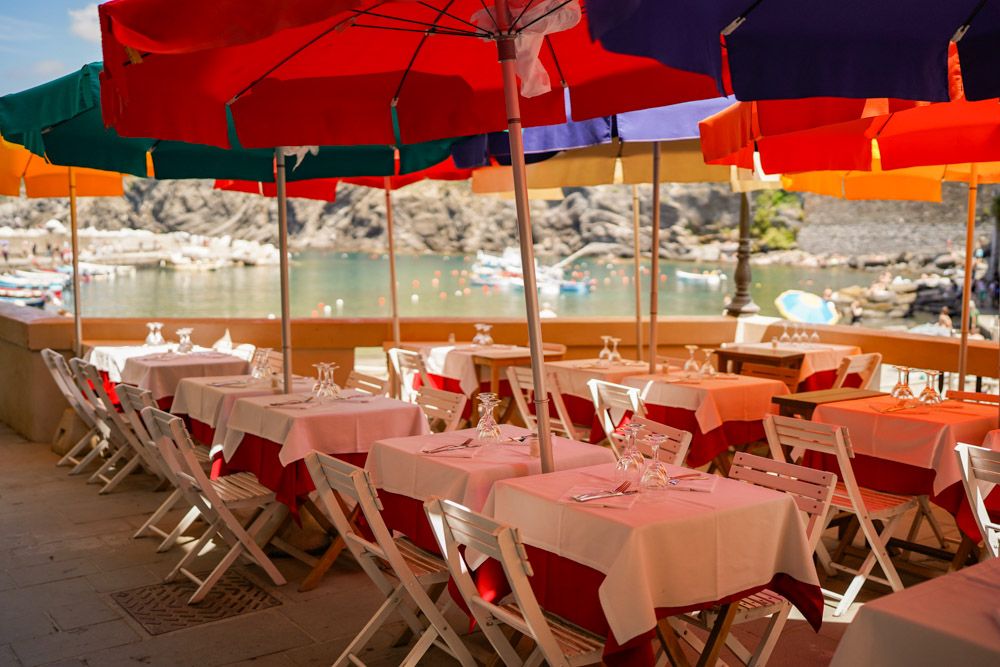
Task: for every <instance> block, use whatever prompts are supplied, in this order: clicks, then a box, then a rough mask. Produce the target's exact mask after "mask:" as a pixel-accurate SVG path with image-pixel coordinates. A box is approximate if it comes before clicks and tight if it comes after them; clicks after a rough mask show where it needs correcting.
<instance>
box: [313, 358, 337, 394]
mask: <svg viewBox="0 0 1000 667" xmlns="http://www.w3.org/2000/svg"><path fill="white" fill-rule="evenodd" d="M313 368H315V369H316V382H315V383H314V384H313V389H312V394H313V396H314V397H315V398H316V399H317V400H318V401H319V402H320V403H326V402H329V401H332V400H334V399H336V398H337V397H338V396H339V395H340V387H339V386H337V383H335V382H334V381H333V371H334V370H336V369H337V368H339V366H338V365H337V364H335V363H332V362H328V361H321V362H319V363H317V364H313Z"/></svg>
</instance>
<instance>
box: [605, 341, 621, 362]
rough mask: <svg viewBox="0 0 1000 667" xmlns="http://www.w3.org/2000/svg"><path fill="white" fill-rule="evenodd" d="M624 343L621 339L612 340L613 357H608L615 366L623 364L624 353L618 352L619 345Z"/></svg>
mask: <svg viewBox="0 0 1000 667" xmlns="http://www.w3.org/2000/svg"><path fill="white" fill-rule="evenodd" d="M620 342H622V339H621V338H612V339H611V356H610V357H608V361H610V362H611V363H613V364H620V363H621V362H622V353H621V352H619V351H618V343H620Z"/></svg>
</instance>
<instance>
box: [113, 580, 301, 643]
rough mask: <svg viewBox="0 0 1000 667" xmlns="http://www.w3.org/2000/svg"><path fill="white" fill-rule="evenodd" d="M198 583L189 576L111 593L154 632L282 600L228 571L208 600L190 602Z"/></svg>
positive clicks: (238, 612)
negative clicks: (175, 580) (172, 581)
mask: <svg viewBox="0 0 1000 667" xmlns="http://www.w3.org/2000/svg"><path fill="white" fill-rule="evenodd" d="M194 591H195V585H194V584H193V583H191V582H189V581H187V580H184V581H179V582H175V583H169V584H153V585H152V586H143V587H141V588H133V589H131V590H127V591H118V592H116V593H112V594H111V599H113V600H114V601H115V602H116V603H118V605H119V606H120V607H121V608H122V609H124V610H125V611H127V612H128V613H129V615H130V616H131V617H132V618H134V619H135V620H136V622H138V623H139V625H141V626H142V627H143V629H144V630H145V631H146V632H148V633H149V634H151V635H162V634H164V633H166V632H174V631H175V630H183V629H184V628H190V627H193V626H195V625H201V624H202V623H211V622H212V621H219V620H222V619H224V618H231V617H233V616H239V615H240V614H247V613H250V612H254V611H260V610H262V609H269V608H271V607H277V606H279V605H280V604H281V601H280V600H278V599H277V598H275V597H273V596H271V595H270V594H269V593H268V592H267V591H265V590H263V589H262V588H260V587H259V586H257V585H256V584H254V583H253V582H251V581H250V580H248V579H246V578H244V577H243V576H242V575H240V574H237V573H235V572H227V573H226V574H225V575H224V576H223V577H222V579H220V580H219V582H218V583H217V584H216V585H215V587H214V588H213V589H212V591H211V592H210V593H209V594H208V595H207V596H206V597H205V599H204V600H202V601H201V602H199V603H198V604H196V605H189V604H188V603H187V601H188V598H190V597H191V596H192V595H193V594H194Z"/></svg>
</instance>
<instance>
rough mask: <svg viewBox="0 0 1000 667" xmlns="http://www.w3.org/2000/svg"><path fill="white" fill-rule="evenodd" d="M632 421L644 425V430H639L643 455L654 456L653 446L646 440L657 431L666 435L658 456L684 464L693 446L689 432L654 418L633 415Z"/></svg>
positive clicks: (676, 464) (670, 461)
mask: <svg viewBox="0 0 1000 667" xmlns="http://www.w3.org/2000/svg"><path fill="white" fill-rule="evenodd" d="M632 423H633V424H639V425H640V426H642V430H641V431H639V439H638V442H637V444H638V445H639V451H640V452H642V455H643V456H645V457H646V458H653V448H652V446H651V445H650V444H649V442H648V441H647V440H646V436H648V435H649V434H651V433H657V434H659V435H662V436H665V437H666V440H664V441H663V442H662V443H661V444H660V450H659V457H658V458H659V459H660V461H663V462H664V463H669V464H670V465H675V466H682V465H684V459H685V458H686V457H687V453H688V449H689V448H690V447H691V438H692V437H693V436H692V435H691V434H690V433H689V432H687V431H682V430H681V429H679V428H674V427H673V426H667V425H666V424H661V423H660V422H657V421H653V420H652V419H646V418H645V417H633V418H632Z"/></svg>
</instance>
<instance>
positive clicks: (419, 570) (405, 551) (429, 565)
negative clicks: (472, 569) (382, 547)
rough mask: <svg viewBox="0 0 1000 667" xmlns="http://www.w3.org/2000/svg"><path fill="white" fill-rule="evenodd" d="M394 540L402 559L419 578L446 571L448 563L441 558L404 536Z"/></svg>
mask: <svg viewBox="0 0 1000 667" xmlns="http://www.w3.org/2000/svg"><path fill="white" fill-rule="evenodd" d="M395 542H396V548H397V549H399V553H400V555H401V556H402V557H403V560H404V561H406V564H407V565H409V566H410V570H412V572H413V576H415V577H417V578H420V577H423V576H425V575H428V574H442V573H447V572H448V564H447V563H445V562H444V560H443V559H441V558H438V557H437V556H434V555H433V554H429V553H427V552H426V551H424V550H423V549H421V548H420V547H418V546H417V545H415V544H414V543H413V542H411V541H409V540H408V539H406V538H405V537H397V538H396V539H395Z"/></svg>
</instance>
